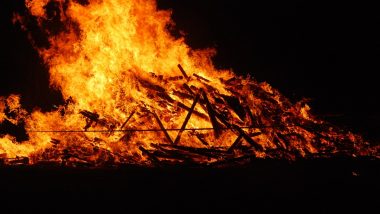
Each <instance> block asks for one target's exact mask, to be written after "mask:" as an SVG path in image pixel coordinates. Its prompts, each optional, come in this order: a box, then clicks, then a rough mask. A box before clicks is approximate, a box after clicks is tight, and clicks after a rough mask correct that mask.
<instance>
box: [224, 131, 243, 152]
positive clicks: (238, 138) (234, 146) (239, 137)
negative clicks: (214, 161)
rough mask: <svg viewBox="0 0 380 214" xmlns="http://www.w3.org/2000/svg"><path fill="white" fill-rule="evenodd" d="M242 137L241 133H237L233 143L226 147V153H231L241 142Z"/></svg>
mask: <svg viewBox="0 0 380 214" xmlns="http://www.w3.org/2000/svg"><path fill="white" fill-rule="evenodd" d="M242 138H243V135H239V136H238V137H237V138H236V140H235V141H234V143H233V144H232V145H231V146H230V148H228V150H227V153H231V152H232V151H233V150H234V149H235V148H236V147H237V146H238V145H239V144H240V143H241V139H242Z"/></svg>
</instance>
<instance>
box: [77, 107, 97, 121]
mask: <svg viewBox="0 0 380 214" xmlns="http://www.w3.org/2000/svg"><path fill="white" fill-rule="evenodd" d="M79 114H81V115H83V116H84V117H86V118H88V119H90V120H92V121H98V120H99V114H97V113H92V112H90V111H87V110H82V111H80V112H79Z"/></svg>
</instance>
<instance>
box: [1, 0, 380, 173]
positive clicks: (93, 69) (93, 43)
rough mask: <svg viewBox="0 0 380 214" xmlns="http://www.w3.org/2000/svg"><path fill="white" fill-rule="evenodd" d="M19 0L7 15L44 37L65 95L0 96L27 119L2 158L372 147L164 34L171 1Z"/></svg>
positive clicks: (190, 159)
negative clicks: (164, 5) (21, 136)
mask: <svg viewBox="0 0 380 214" xmlns="http://www.w3.org/2000/svg"><path fill="white" fill-rule="evenodd" d="M26 7H27V9H28V13H27V14H23V15H19V14H16V15H15V17H14V21H15V22H17V23H20V24H21V27H22V29H25V30H26V31H28V29H29V28H30V24H31V23H37V26H38V27H39V28H40V29H41V30H43V31H44V32H45V34H46V35H47V36H48V41H49V45H48V46H47V47H39V46H38V45H37V44H35V47H36V49H37V50H38V52H39V53H40V56H41V58H42V59H43V60H44V62H45V63H46V65H47V66H48V67H49V72H50V80H51V86H52V87H55V88H57V89H59V90H60V91H61V92H62V94H63V96H64V98H65V99H66V100H67V101H66V103H65V104H64V105H61V106H59V107H58V108H57V109H56V111H52V112H49V113H42V112H40V111H38V110H35V111H33V112H31V113H28V112H26V111H25V110H23V109H22V108H21V107H20V104H19V99H20V98H19V96H16V95H11V96H9V97H8V98H2V100H1V105H0V108H1V109H0V111H1V112H4V113H2V114H0V122H4V121H6V122H8V123H12V124H19V123H20V122H22V123H25V128H26V130H28V138H29V139H28V140H27V141H25V142H16V139H15V137H14V136H11V135H5V136H2V138H1V139H0V154H1V157H2V159H3V160H4V161H5V162H7V163H9V164H20V163H21V164H24V163H27V164H29V163H31V164H39V163H44V162H49V163H57V164H66V165H72V166H76V165H78V164H79V165H81V164H82V165H83V164H84V165H90V166H104V165H117V164H131V163H132V164H143V165H145V164H146V165H150V164H152V163H154V164H164V163H165V164H171V163H174V164H178V163H184V164H186V163H190V164H206V165H210V164H211V165H215V164H216V165H217V164H223V163H230V162H232V163H235V162H240V161H246V160H249V159H251V158H286V159H294V158H297V157H309V156H324V155H332V154H337V153H339V154H347V155H374V154H376V149H375V148H370V147H369V146H368V143H366V142H365V141H364V140H363V139H362V138H361V137H360V136H358V135H354V134H352V133H350V132H346V131H343V130H340V129H339V128H337V127H334V126H332V125H330V124H327V123H325V122H323V121H320V120H318V119H316V118H315V117H313V116H312V115H310V114H309V110H310V108H309V107H308V105H307V104H305V102H303V101H301V102H298V103H295V104H293V103H291V102H290V101H289V100H288V99H286V98H285V97H284V96H282V95H281V94H280V93H279V92H278V91H277V90H275V89H273V88H271V87H270V86H269V85H268V84H267V83H258V82H257V81H255V80H254V79H253V78H251V77H244V78H243V77H238V76H236V75H234V74H233V72H232V71H227V70H217V69H215V68H214V66H213V64H212V62H211V57H212V56H213V55H214V53H215V51H214V50H211V49H207V50H192V49H191V48H190V47H188V46H187V45H186V44H185V42H184V39H183V38H175V37H173V36H172V35H171V34H170V33H169V31H168V28H169V27H173V25H174V24H173V23H172V21H171V19H170V11H159V10H157V8H156V3H155V1H154V0H108V1H103V0H90V1H88V2H87V3H78V1H68V0H50V1H49V0H26ZM52 26H55V27H52ZM57 26H58V27H57ZM30 38H31V41H32V42H33V36H30Z"/></svg>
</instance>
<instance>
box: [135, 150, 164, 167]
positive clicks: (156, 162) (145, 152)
mask: <svg viewBox="0 0 380 214" xmlns="http://www.w3.org/2000/svg"><path fill="white" fill-rule="evenodd" d="M139 149H140V151H141V152H142V153H143V154H144V155H146V156H148V158H149V159H150V160H151V161H152V162H153V163H155V164H159V163H160V160H159V159H158V158H157V157H156V156H155V155H153V154H152V153H150V151H148V150H146V149H145V148H144V147H142V146H139Z"/></svg>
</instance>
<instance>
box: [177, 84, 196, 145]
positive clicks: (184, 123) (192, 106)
mask: <svg viewBox="0 0 380 214" xmlns="http://www.w3.org/2000/svg"><path fill="white" fill-rule="evenodd" d="M201 93H202V90H201V91H200V92H199V93H198V94H197V96H196V97H195V99H194V102H193V104H192V105H191V107H190V111H189V113H187V115H186V118H185V121H184V122H183V124H182V127H181V129H180V131H179V132H178V134H177V137H176V139H175V140H174V144H178V143H179V141H180V140H181V135H182V133H183V131H184V130H185V128H186V125H187V123H188V122H189V120H190V117H191V115H192V114H193V111H194V108H195V105H196V104H197V103H198V100H199V98H200V96H201Z"/></svg>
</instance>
